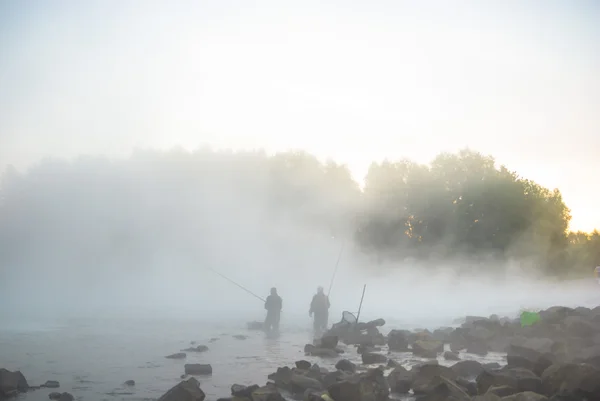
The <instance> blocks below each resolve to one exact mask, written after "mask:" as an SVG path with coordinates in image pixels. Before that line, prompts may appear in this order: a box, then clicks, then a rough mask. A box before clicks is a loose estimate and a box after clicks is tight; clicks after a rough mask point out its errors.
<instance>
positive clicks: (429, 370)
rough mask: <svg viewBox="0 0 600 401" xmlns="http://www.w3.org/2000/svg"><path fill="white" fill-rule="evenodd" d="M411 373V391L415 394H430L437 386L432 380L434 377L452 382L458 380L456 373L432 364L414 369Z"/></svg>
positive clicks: (445, 367)
mask: <svg viewBox="0 0 600 401" xmlns="http://www.w3.org/2000/svg"><path fill="white" fill-rule="evenodd" d="M412 373H413V377H412V379H413V382H412V389H413V392H414V393H415V394H429V393H431V392H432V391H433V389H434V387H435V386H437V385H438V384H439V383H438V382H436V381H435V380H434V378H436V377H444V378H446V379H449V380H452V381H455V380H456V379H457V378H458V375H457V374H456V372H454V371H453V370H452V369H451V368H449V367H447V366H441V365H432V364H427V365H423V366H420V367H414V368H413V370H412Z"/></svg>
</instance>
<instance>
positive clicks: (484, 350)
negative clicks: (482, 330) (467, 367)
mask: <svg viewBox="0 0 600 401" xmlns="http://www.w3.org/2000/svg"><path fill="white" fill-rule="evenodd" d="M489 351H490V346H489V345H488V344H487V343H485V342H484V341H481V340H479V341H473V342H470V343H469V344H468V345H467V353H468V354H473V355H479V356H486V355H487V354H488V352H489Z"/></svg>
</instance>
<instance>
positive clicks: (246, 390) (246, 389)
mask: <svg viewBox="0 0 600 401" xmlns="http://www.w3.org/2000/svg"><path fill="white" fill-rule="evenodd" d="M259 388H260V387H259V386H258V385H256V384H254V385H252V386H243V385H241V384H234V385H233V386H231V395H232V396H234V397H241V398H248V399H249V398H252V392H253V391H254V390H257V389H259Z"/></svg>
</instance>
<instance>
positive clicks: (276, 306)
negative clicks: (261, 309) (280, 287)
mask: <svg viewBox="0 0 600 401" xmlns="http://www.w3.org/2000/svg"><path fill="white" fill-rule="evenodd" d="M282 307H283V301H282V299H281V297H280V296H279V295H269V296H268V297H267V300H266V301H265V309H266V310H268V311H269V312H279V311H281V308H282Z"/></svg>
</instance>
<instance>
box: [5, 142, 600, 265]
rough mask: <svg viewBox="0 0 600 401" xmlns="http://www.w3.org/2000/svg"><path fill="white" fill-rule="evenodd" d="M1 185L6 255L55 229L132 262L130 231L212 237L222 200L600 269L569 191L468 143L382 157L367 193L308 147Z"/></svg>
mask: <svg viewBox="0 0 600 401" xmlns="http://www.w3.org/2000/svg"><path fill="white" fill-rule="evenodd" d="M0 185H1V187H0V247H2V250H4V255H3V256H4V257H5V258H7V257H8V256H13V257H16V256H15V252H16V251H15V250H16V249H21V248H19V247H18V246H17V245H18V244H19V243H20V242H19V241H24V240H27V241H31V240H32V238H42V237H43V236H42V235H41V233H42V232H44V230H46V231H52V230H55V232H56V235H54V236H53V238H52V240H53V241H60V239H61V236H60V235H59V234H61V233H64V232H65V230H67V231H69V230H71V231H72V230H78V231H77V232H78V233H79V234H78V238H77V241H79V242H78V246H79V250H80V251H81V250H82V249H83V248H85V249H87V252H96V253H97V256H98V258H99V259H100V260H102V258H103V257H105V256H103V255H101V254H102V252H101V251H100V250H99V249H100V248H98V249H94V247H100V246H101V244H105V245H106V244H108V245H106V246H109V245H110V246H112V247H113V248H111V249H113V250H114V252H123V253H126V254H127V255H128V257H129V258H130V260H129V262H131V260H135V249H136V243H137V242H139V241H140V239H139V238H135V237H136V236H139V234H136V233H137V232H139V231H135V230H133V229H132V227H137V228H139V227H140V225H142V224H143V225H144V230H145V231H143V232H144V233H151V232H152V233H154V232H156V233H157V234H152V235H155V236H156V238H155V239H156V241H159V240H160V238H163V239H164V238H173V235H175V234H176V236H177V235H178V236H180V237H185V236H194V237H202V236H201V233H202V232H203V231H202V230H203V229H204V227H205V226H206V225H208V224H218V221H217V222H215V219H214V217H215V216H214V210H215V208H219V210H221V211H223V210H226V211H227V215H228V216H234V217H232V218H233V219H235V221H236V222H237V224H238V228H240V227H242V226H244V225H246V226H248V225H251V224H255V225H257V226H259V225H265V224H267V223H268V222H269V221H270V222H272V221H280V220H287V221H292V222H293V223H294V224H301V225H303V226H310V227H312V228H314V229H318V230H320V231H321V232H328V233H331V234H334V235H337V234H341V235H350V236H351V237H352V238H353V239H354V242H355V245H356V247H357V248H359V249H360V250H362V251H363V252H365V253H368V254H373V255H377V256H378V257H380V258H381V257H383V258H387V259H392V260H395V259H403V258H406V257H414V258H450V257H465V256H469V257H473V258H478V257H489V256H490V255H491V256H493V257H495V258H504V259H512V260H526V261H528V262H531V263H532V264H534V265H537V266H539V267H542V268H544V269H546V270H547V272H548V273H549V274H554V275H556V274H558V275H569V274H573V273H578V272H579V273H585V274H590V272H591V271H592V269H593V268H594V267H595V266H596V265H600V233H598V232H597V231H595V232H594V233H591V234H588V233H582V232H577V233H574V232H569V231H568V227H569V221H570V218H571V216H570V211H569V209H568V208H567V206H566V205H565V203H564V202H563V199H562V196H561V193H560V191H558V190H557V189H554V190H550V189H547V188H544V187H542V186H540V185H538V184H536V183H535V182H533V181H531V180H528V179H525V178H522V177H519V176H518V175H517V174H516V173H515V172H513V171H510V170H508V169H507V168H506V167H504V166H497V165H496V163H495V160H494V159H493V158H492V157H490V156H485V155H482V154H480V153H477V152H473V151H470V150H462V151H460V152H458V153H455V154H450V153H443V154H440V155H438V156H437V157H436V158H435V159H434V160H433V161H432V162H431V163H430V164H429V165H423V164H419V163H415V162H413V161H410V160H399V161H396V162H391V161H383V162H381V163H373V164H372V165H371V166H370V168H369V170H368V172H367V174H366V177H365V180H364V188H363V189H362V190H361V189H360V188H359V185H358V183H357V182H356V181H354V180H353V179H352V176H351V174H350V172H349V170H348V168H347V167H346V166H344V165H340V164H337V163H335V162H332V161H327V162H325V163H323V162H321V161H319V160H318V159H317V158H316V157H314V156H312V155H310V154H307V153H305V152H294V151H292V152H285V153H279V154H276V155H274V156H268V155H267V154H265V153H264V152H238V153H232V152H212V151H210V150H206V149H204V150H200V151H197V152H193V153H189V152H184V151H181V150H179V151H177V150H174V151H171V152H138V153H136V154H134V155H133V156H132V158H131V159H129V160H124V161H118V162H117V161H109V160H106V159H94V158H80V159H78V160H76V161H74V162H71V163H67V162H63V161H53V160H45V161H43V162H41V163H39V164H38V165H36V166H35V167H33V168H31V169H30V170H29V171H27V172H26V173H18V172H16V171H15V170H14V169H12V168H9V169H7V170H6V171H5V173H4V174H3V180H2V182H1V184H0ZM217 220H218V219H217ZM107 221H112V222H114V224H112V225H109V224H106V222H107ZM176 221H186V222H189V230H188V231H187V232H177V233H175V232H174V231H178V230H179V231H180V230H181V227H182V226H181V225H176V224H175V223H174V222H176ZM99 222H102V224H99ZM59 224H60V227H61V229H60V230H56V227H58V226H59ZM67 226H68V227H67ZM102 227H105V228H106V227H111V230H108V229H104V231H102ZM86 230H87V231H93V232H94V235H93V237H90V234H89V232H86ZM153 230H154V231H153ZM144 235H150V234H144ZM161 235H163V237H160V236H161ZM91 239H93V241H92V240H91ZM124 243H127V247H124V246H123V245H122V244H124ZM119 244H121V245H122V246H123V248H119V247H118V245H119ZM55 245H56V244H55ZM48 246H50V245H48ZM206 246H207V248H208V247H210V245H206ZM102 249H106V247H105V248H102ZM7 255H8V256H7ZM5 262H6V259H5ZM131 263H133V262H131Z"/></svg>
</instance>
